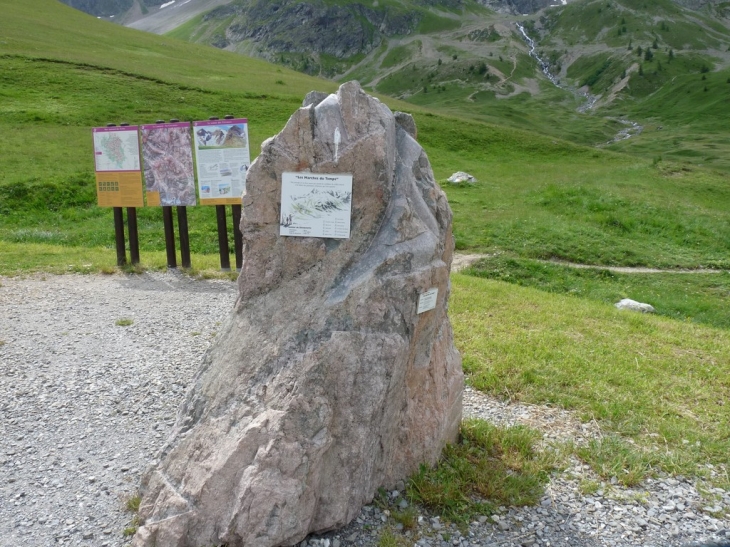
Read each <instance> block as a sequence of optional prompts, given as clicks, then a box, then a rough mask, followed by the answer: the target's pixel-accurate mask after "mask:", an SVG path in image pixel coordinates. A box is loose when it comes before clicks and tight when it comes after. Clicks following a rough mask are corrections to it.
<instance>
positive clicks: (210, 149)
mask: <svg viewBox="0 0 730 547" xmlns="http://www.w3.org/2000/svg"><path fill="white" fill-rule="evenodd" d="M193 133H194V137H193V139H194V141H195V160H196V162H197V170H198V185H199V194H198V195H199V197H200V204H201V205H240V204H241V195H242V194H243V192H244V191H245V190H246V173H247V172H248V168H249V165H251V155H250V153H249V146H248V142H249V141H248V120H247V119H245V118H241V119H234V120H210V121H201V122H193Z"/></svg>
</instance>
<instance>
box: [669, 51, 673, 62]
mask: <svg viewBox="0 0 730 547" xmlns="http://www.w3.org/2000/svg"><path fill="white" fill-rule="evenodd" d="M668 59H669V62H670V63H671V62H672V61H673V60H674V50H673V49H670V50H669V56H668Z"/></svg>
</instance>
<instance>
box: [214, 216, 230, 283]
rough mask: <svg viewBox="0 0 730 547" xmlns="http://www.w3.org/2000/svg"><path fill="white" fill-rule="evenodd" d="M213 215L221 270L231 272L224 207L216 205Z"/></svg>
mask: <svg viewBox="0 0 730 547" xmlns="http://www.w3.org/2000/svg"><path fill="white" fill-rule="evenodd" d="M215 215H216V219H217V221H218V252H219V254H220V257H221V270H223V271H224V272H230V271H231V257H230V254H229V253H230V251H229V249H228V227H227V226H226V206H225V205H216V206H215Z"/></svg>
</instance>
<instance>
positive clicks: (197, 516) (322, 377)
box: [134, 83, 463, 547]
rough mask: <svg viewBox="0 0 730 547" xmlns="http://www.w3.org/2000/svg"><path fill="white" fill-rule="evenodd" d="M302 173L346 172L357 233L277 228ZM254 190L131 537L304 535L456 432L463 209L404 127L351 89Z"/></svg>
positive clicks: (429, 458) (344, 519)
mask: <svg viewBox="0 0 730 547" xmlns="http://www.w3.org/2000/svg"><path fill="white" fill-rule="evenodd" d="M305 104H306V103H305ZM411 121H412V120H411ZM414 128H415V126H414V127H413V128H410V132H411V133H413V132H414ZM307 171H308V172H311V173H318V174H319V173H329V174H333V173H338V174H341V173H349V174H352V177H353V183H352V204H351V207H352V214H351V232H350V237H349V238H347V239H325V238H303V237H288V236H280V235H279V233H280V219H281V211H280V200H281V177H282V172H307ZM246 184H247V190H246V194H245V195H244V198H243V216H242V221H241V229H242V232H243V239H244V265H243V269H242V271H241V274H240V277H239V281H238V283H239V288H240V296H239V298H238V300H237V302H236V307H235V310H234V311H233V313H232V314H231V316H230V318H229V319H228V320H227V322H226V323H225V324H224V326H223V327H222V329H221V332H220V334H219V337H218V339H217V341H216V342H215V344H214V345H213V347H212V348H211V349H210V350H209V351H208V353H207V354H206V356H205V359H204V362H203V365H202V367H201V369H200V371H199V372H198V374H197V376H196V378H195V380H194V385H193V386H192V387H191V388H190V390H189V392H188V394H187V397H186V400H185V402H184V403H183V405H182V406H181V409H180V412H179V414H178V418H177V424H176V426H175V428H174V431H173V434H172V435H171V437H170V439H169V440H168V442H167V444H166V446H165V448H164V449H163V450H162V453H161V455H160V460H159V462H158V463H157V464H156V466H155V467H154V468H153V469H151V470H150V471H149V472H148V473H147V475H146V476H145V478H144V480H143V485H142V503H141V508H140V518H141V521H142V522H143V526H142V527H141V528H140V529H139V531H138V532H137V535H136V536H135V539H134V545H135V546H137V547H140V546H145V547H151V546H153V545H154V546H155V547H172V546H175V547H182V546H186V547H187V546H194V547H201V546H209V545H217V544H226V545H228V546H231V547H233V546H255V547H273V546H279V545H293V544H295V543H296V542H298V541H301V540H302V539H303V538H304V537H305V536H306V535H307V534H309V533H312V532H323V531H327V530H332V529H335V528H338V527H341V526H344V525H345V524H347V523H348V522H349V521H350V520H352V519H353V518H354V517H355V516H356V515H357V513H358V512H359V510H360V509H361V507H362V506H363V505H364V504H366V503H368V502H370V501H371V500H372V499H373V496H374V495H375V493H376V491H377V489H378V488H379V487H386V488H387V487H390V486H393V485H394V484H395V483H396V482H397V481H398V480H400V479H404V478H406V477H407V476H408V475H410V474H411V473H413V472H414V471H416V470H417V469H418V466H419V464H421V463H426V464H433V463H435V462H436V461H437V459H438V458H439V455H440V452H441V449H442V448H443V446H444V444H445V443H447V442H450V441H454V440H455V439H456V436H457V434H458V427H459V422H460V420H461V395H462V389H463V377H462V372H461V360H460V357H459V354H458V352H457V351H456V349H455V348H454V344H453V337H452V330H451V325H450V323H449V318H448V316H447V302H448V297H449V270H450V266H451V257H452V252H453V243H452V242H453V238H452V235H451V216H452V215H451V210H450V209H449V205H448V203H447V201H446V197H445V195H444V194H443V192H442V191H441V190H440V189H439V187H438V186H437V185H436V183H435V181H434V177H433V173H432V171H431V166H430V164H429V161H428V158H427V157H426V154H425V152H424V151H423V149H422V148H421V146H420V145H419V144H418V143H417V142H416V141H415V140H414V139H413V137H412V136H411V134H409V132H408V131H406V130H405V129H403V128H402V127H401V126H400V125H399V124H398V123H397V122H396V119H395V116H394V115H393V113H392V112H391V111H390V110H389V109H388V108H387V107H386V106H385V105H383V104H382V103H381V102H380V101H378V100H377V99H374V98H373V97H370V96H368V95H367V94H366V93H364V92H363V91H362V90H361V89H360V87H359V86H358V85H357V84H356V83H348V84H345V85H343V86H342V87H341V88H340V89H339V91H338V92H337V93H336V94H332V95H329V96H327V97H326V98H324V99H322V97H321V96H320V97H316V96H315V98H314V99H312V100H310V101H309V104H308V105H307V106H305V107H303V108H301V109H299V110H298V111H297V112H296V113H294V115H293V116H292V117H291V118H290V120H289V122H288V123H287V125H286V127H285V128H284V130H283V131H282V132H281V133H279V134H278V135H276V136H275V137H273V138H271V139H269V140H267V141H266V142H265V143H264V144H263V145H262V152H261V155H260V156H259V157H258V159H257V160H256V161H255V162H254V164H253V165H252V166H251V168H250V170H249V173H248V177H247V183H246ZM430 289H438V293H437V298H436V305H435V308H434V309H431V310H429V311H423V312H422V313H420V314H419V313H417V311H418V308H417V306H418V301H419V295H421V294H422V293H425V292H426V291H429V290H430Z"/></svg>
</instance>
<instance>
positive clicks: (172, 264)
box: [162, 205, 177, 268]
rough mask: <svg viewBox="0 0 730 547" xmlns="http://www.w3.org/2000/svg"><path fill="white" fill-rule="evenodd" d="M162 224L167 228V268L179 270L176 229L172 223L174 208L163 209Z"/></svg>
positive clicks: (167, 206) (166, 206) (165, 207)
mask: <svg viewBox="0 0 730 547" xmlns="http://www.w3.org/2000/svg"><path fill="white" fill-rule="evenodd" d="M162 223H163V224H164V226H165V250H166V251H167V267H168V268H177V256H176V254H177V253H176V252H175V227H174V226H173V223H172V207H170V206H169V205H165V206H164V207H162Z"/></svg>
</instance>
